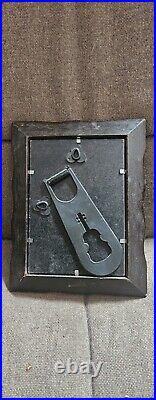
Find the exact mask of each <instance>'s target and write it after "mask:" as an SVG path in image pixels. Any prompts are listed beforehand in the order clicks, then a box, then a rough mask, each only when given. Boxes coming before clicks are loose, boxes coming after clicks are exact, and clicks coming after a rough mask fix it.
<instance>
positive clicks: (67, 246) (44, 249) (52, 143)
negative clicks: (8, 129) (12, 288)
mask: <svg viewBox="0 0 156 400" xmlns="http://www.w3.org/2000/svg"><path fill="white" fill-rule="evenodd" d="M74 147H80V152H82V153H83V154H85V155H86V161H85V162H83V163H79V162H74V163H72V165H71V164H70V163H69V162H68V161H67V160H66V157H67V155H68V154H69V152H70V150H71V149H73V148H74ZM67 165H69V166H70V167H71V166H72V169H73V171H74V172H75V174H76V175H77V177H78V179H79V180H80V182H81V183H82V185H83V186H84V187H85V189H86V190H87V192H88V194H89V195H90V197H91V199H92V200H93V201H94V203H95V205H96V206H97V207H98V209H99V211H100V212H101V214H102V215H103V216H104V218H105V219H106V221H107V222H108V224H109V225H110V227H111V228H112V230H113V231H114V233H115V235H116V236H117V238H118V239H119V240H120V239H121V240H122V239H125V238H126V233H125V198H126V196H125V175H124V174H122V173H120V172H122V170H123V171H124V170H125V139H122V138H96V139H95V138H89V137H88V138H82V139H81V144H77V142H76V138H57V139H56V138H49V139H47V138H46V139H44V138H39V139H37V138H35V139H30V141H29V170H30V171H32V174H30V175H29V193H28V211H29V223H28V237H29V238H30V239H33V242H32V240H30V242H31V243H30V244H29V245H28V258H27V273H29V274H45V275H46V274H48V275H75V270H78V271H79V275H80V276H84V275H85V276H87V275H89V274H88V273H87V272H86V270H85V269H84V268H83V267H82V266H81V264H80V262H79V259H78V257H77V254H76V252H75V250H74V247H73V245H72V243H71V241H70V239H69V237H68V234H67V232H66V230H65V228H64V226H63V224H62V221H61V219H60V217H59V215H58V213H57V211H56V209H55V206H54V204H53V202H52V200H51V199H50V195H49V193H48V191H47V189H46V187H45V185H44V183H43V180H44V179H45V178H49V177H50V176H52V175H54V174H56V173H58V172H59V171H61V170H63V169H64V168H65V167H66V166H67ZM33 172H34V173H33ZM56 194H57V196H58V197H59V198H61V199H62V200H69V199H71V197H73V195H74V192H73V187H72V185H71V182H70V181H68V183H67V182H66V181H64V182H63V181H62V182H61V183H60V184H59V185H58V187H56ZM42 199H45V200H46V201H47V202H48V203H49V205H50V214H49V215H47V216H44V215H41V214H40V213H39V212H36V211H35V210H34V204H36V202H37V201H38V200H42ZM90 246H91V252H92V255H94V249H95V252H96V254H97V253H99V256H101V258H102V255H103V251H104V250H103V248H102V247H101V246H100V245H99V242H98V241H97V239H95V238H94V237H93V238H92V241H91V244H90ZM122 246H123V250H124V251H123V258H122V262H121V264H120V266H119V268H118V269H117V270H116V271H115V272H114V273H113V274H112V275H114V276H124V275H125V244H124V243H123V244H122Z"/></svg>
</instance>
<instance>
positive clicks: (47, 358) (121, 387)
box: [3, 239, 153, 398]
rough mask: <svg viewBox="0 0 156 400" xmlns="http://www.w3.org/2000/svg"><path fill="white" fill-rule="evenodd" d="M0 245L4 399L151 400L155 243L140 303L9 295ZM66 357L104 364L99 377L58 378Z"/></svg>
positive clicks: (6, 253) (6, 252)
mask: <svg viewBox="0 0 156 400" xmlns="http://www.w3.org/2000/svg"><path fill="white" fill-rule="evenodd" d="M10 249H11V243H10V242H9V241H4V247H3V255H4V285H3V397H6V398H7V397H9V398H12V397H34V398H37V397H47V398H51V397H54V398H55V397H66V398H67V397H72V396H73V397H74V396H75V397H93V398H95V397H101V398H102V397H108V398H110V397H132V398H135V397H140V398H147V397H153V240H151V239H148V240H146V242H145V254H146V258H147V262H148V295H147V297H146V298H145V299H128V298H119V297H118V298H117V297H111V296H110V297H105V296H93V297H92V296H89V297H88V296H85V297H84V298H83V296H74V295H73V296H69V295H62V294H53V293H51V294H35V293H23V294H21V293H16V294H15V293H12V294H11V293H9V291H8V289H7V288H6V283H7V280H8V270H9V259H10ZM69 357H71V358H72V359H73V360H77V362H78V363H80V362H82V361H84V362H87V361H88V362H89V361H90V360H92V361H94V362H95V364H96V365H97V362H98V361H102V362H103V365H102V368H101V371H100V373H99V376H98V377H97V378H95V379H91V376H90V375H87V374H80V373H79V374H74V375H73V374H71V375H64V374H63V375H59V374H56V373H55V372H54V362H56V361H59V360H61V361H66V360H67V359H68V358H69Z"/></svg>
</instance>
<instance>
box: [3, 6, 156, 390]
mask: <svg viewBox="0 0 156 400" xmlns="http://www.w3.org/2000/svg"><path fill="white" fill-rule="evenodd" d="M3 89H4V90H3V93H4V94H3V177H4V178H3V237H4V238H5V239H10V238H11V229H10V226H11V224H10V221H11V208H12V204H11V174H12V167H11V144H10V138H11V132H10V124H11V122H12V121H14V120H29V121H30V120H35V121H39V120H42V121H43V120H44V121H66V120H70V121H73V120H85V121H90V120H107V119H124V118H136V117H137V118H142V117H144V118H146V120H147V149H146V154H145V163H144V164H145V178H146V189H145V197H144V209H145V218H146V235H147V236H152V235H153V4H152V3H148V2H145V3H139V2H138V3H124V2H122V3H113V2H110V3H77V4H76V3H74V2H73V3H64V4H63V3H33V2H32V3H12V2H10V3H4V4H3ZM10 249H11V241H10V240H4V247H3V256H4V285H3V291H4V295H3V326H4V339H3V340H4V343H3V381H4V382H3V397H5V398H7V397H9V398H12V397H21V398H22V397H35V398H37V397H49V398H51V397H74V396H75V397H108V398H110V397H117V396H118V397H141V398H146V397H153V333H152V332H153V292H152V291H153V242H152V240H151V239H148V240H147V241H146V246H145V250H146V257H147V260H148V295H147V298H145V299H137V300H136V299H127V298H124V299H123V298H114V297H112V298H111V297H102V296H101V297H99V296H93V297H91V296H90V297H84V298H83V296H69V295H68V296H67V295H60V294H59V295H58V294H53V293H51V294H38V295H36V294H33V293H30V294H24V293H23V294H20V293H17V294H13V293H12V294H11V293H9V291H8V289H7V286H6V283H7V279H8V270H9V258H10ZM69 357H71V358H72V359H73V360H77V361H78V362H82V361H84V362H85V361H89V360H93V361H95V363H97V362H98V361H99V360H100V361H102V362H103V367H102V370H101V372H100V374H99V376H98V378H96V379H91V376H90V375H81V374H77V375H69V376H67V375H58V374H56V373H55V372H54V370H53V366H54V362H55V361H56V360H61V361H66V360H67V358H69ZM29 366H30V369H29Z"/></svg>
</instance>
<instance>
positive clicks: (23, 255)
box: [10, 119, 147, 297]
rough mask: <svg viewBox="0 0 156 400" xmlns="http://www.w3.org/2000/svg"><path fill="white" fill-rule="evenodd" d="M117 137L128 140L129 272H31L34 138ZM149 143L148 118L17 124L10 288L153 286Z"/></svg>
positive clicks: (132, 291) (119, 291)
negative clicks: (147, 210) (146, 199)
mask: <svg viewBox="0 0 156 400" xmlns="http://www.w3.org/2000/svg"><path fill="white" fill-rule="evenodd" d="M75 136H76V137H78V136H79V137H94V138H98V137H109V138H110V137H112V138H113V137H114V138H118V137H119V138H124V139H125V143H126V148H125V150H126V152H125V153H126V160H125V161H126V176H125V179H126V198H125V202H126V232H127V244H126V275H125V277H104V278H99V277H90V276H89V277H85V276H84V277H75V276H56V275H45V276H44V275H32V274H31V275H30V274H27V272H26V270H27V269H26V265H27V246H28V243H27V226H28V220H27V217H28V212H27V207H28V204H27V201H28V195H27V194H28V189H29V188H28V168H29V151H28V149H29V140H30V139H35V138H36V139H37V138H38V139H39V138H42V137H46V138H50V137H75ZM145 143H146V124H145V120H144V119H140V120H125V121H110V122H65V123H42V122H28V123H26V122H15V123H13V126H12V155H13V176H12V190H13V214H12V240H13V249H12V250H13V251H12V259H11V276H10V289H11V290H13V291H41V292H43V291H58V292H69V293H80V294H84V293H86V294H93V293H101V294H102V293H103V294H113V295H126V296H139V297H144V296H145V295H146V291H147V282H146V280H147V279H146V275H147V274H146V260H145V256H144V233H145V227H144V214H143V193H144V177H143V157H144V152H145Z"/></svg>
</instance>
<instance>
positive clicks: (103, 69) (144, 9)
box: [3, 2, 153, 138]
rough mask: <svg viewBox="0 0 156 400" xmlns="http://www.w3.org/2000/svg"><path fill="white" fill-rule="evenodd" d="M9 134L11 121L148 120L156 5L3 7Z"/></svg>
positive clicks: (149, 122) (150, 130) (6, 133)
mask: <svg viewBox="0 0 156 400" xmlns="http://www.w3.org/2000/svg"><path fill="white" fill-rule="evenodd" d="M3 38H4V40H3V43H4V46H3V49H4V53H3V54H4V56H3V59H4V64H3V74H4V83H3V88H4V108H3V109H4V137H5V138H9V137H10V128H9V126H10V122H12V121H13V120H29V121H30V120H38V121H39V120H44V121H65V120H77V119H80V120H96V119H99V120H100V119H102V120H107V119H124V118H142V117H144V118H146V119H147V131H148V134H152V133H153V126H152V124H153V109H152V105H153V4H152V3H148V2H145V3H139V2H138V3H137V2H136V3H133V2H132V3H131V2H130V3H126V2H125V3H124V2H121V3H120V2H119V3H114V2H110V3H101V4H100V3H74V2H73V3H72V4H71V3H66V4H63V3H33V2H31V3H12V2H10V3H4V4H3Z"/></svg>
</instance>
